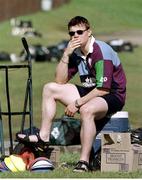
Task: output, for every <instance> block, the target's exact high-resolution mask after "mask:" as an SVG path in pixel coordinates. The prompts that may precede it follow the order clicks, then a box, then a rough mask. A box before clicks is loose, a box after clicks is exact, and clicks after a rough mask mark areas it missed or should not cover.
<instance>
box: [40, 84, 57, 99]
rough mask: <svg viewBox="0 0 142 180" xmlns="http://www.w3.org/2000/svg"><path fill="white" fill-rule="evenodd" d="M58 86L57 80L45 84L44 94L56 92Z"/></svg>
mask: <svg viewBox="0 0 142 180" xmlns="http://www.w3.org/2000/svg"><path fill="white" fill-rule="evenodd" d="M56 88H57V83H55V82H50V83H47V84H45V85H44V87H43V96H46V95H48V96H49V95H51V94H52V93H54V92H55V90H56Z"/></svg>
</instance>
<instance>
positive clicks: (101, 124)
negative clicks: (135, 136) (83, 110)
mask: <svg viewBox="0 0 142 180" xmlns="http://www.w3.org/2000/svg"><path fill="white" fill-rule="evenodd" d="M96 128H97V136H96V139H95V141H94V143H93V151H94V153H95V154H96V152H97V151H98V150H99V149H100V148H101V133H105V132H128V131H129V129H130V126H129V119H128V112H127V111H118V112H117V113H115V114H114V115H112V116H111V117H105V118H104V119H102V120H98V121H96Z"/></svg>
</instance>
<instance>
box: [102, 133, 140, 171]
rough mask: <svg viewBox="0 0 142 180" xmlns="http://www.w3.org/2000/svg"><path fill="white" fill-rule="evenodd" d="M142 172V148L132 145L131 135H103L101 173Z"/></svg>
mask: <svg viewBox="0 0 142 180" xmlns="http://www.w3.org/2000/svg"><path fill="white" fill-rule="evenodd" d="M140 169H141V170H142V146H141V145H139V144H131V136H130V133H107V134H102V152H101V171H103V172H110V171H113V172H115V171H126V172H131V171H137V170H140Z"/></svg>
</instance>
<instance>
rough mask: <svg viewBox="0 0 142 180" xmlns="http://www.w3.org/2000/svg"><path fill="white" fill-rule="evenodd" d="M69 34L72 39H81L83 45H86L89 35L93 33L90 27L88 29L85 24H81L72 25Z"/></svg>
mask: <svg viewBox="0 0 142 180" xmlns="http://www.w3.org/2000/svg"><path fill="white" fill-rule="evenodd" d="M69 35H70V38H71V39H78V40H80V42H81V46H84V45H85V44H86V43H87V41H88V39H89V36H90V35H91V31H90V29H87V28H86V26H85V25H84V24H79V25H76V26H71V27H70V29H69Z"/></svg>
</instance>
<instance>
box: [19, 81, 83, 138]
mask: <svg viewBox="0 0 142 180" xmlns="http://www.w3.org/2000/svg"><path fill="white" fill-rule="evenodd" d="M78 98H80V95H79V93H78V90H77V88H76V86H75V85H73V84H57V83H54V82H53V83H48V84H46V85H45V86H44V88H43V95H42V122H41V128H40V133H39V135H40V137H41V139H42V140H43V141H45V142H48V141H49V135H50V131H51V125H52V120H53V119H54V117H55V115H56V101H60V102H61V103H62V104H64V105H68V104H70V103H71V102H73V101H75V100H76V99H78ZM18 136H19V137H20V138H24V137H25V135H23V134H19V135H18ZM29 139H30V141H31V142H37V141H38V139H37V136H35V135H30V136H29Z"/></svg>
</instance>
